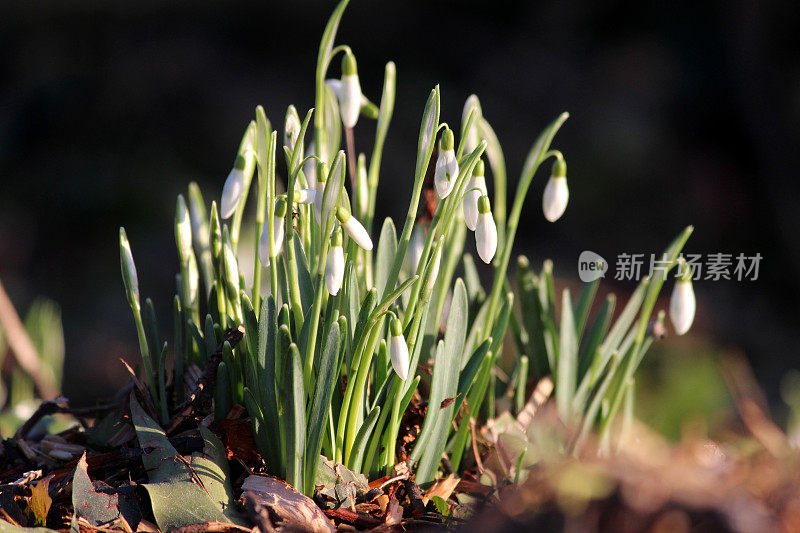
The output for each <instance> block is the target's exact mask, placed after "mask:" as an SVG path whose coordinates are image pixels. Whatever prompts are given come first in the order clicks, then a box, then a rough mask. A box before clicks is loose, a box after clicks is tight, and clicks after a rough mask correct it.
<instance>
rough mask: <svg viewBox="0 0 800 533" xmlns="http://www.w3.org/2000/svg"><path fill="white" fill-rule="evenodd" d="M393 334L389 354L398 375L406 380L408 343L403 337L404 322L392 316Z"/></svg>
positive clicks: (391, 326)
mask: <svg viewBox="0 0 800 533" xmlns="http://www.w3.org/2000/svg"><path fill="white" fill-rule="evenodd" d="M389 329H390V330H391V335H390V337H391V338H390V340H389V356H390V358H391V360H392V368H394V371H395V372H396V373H397V376H398V377H399V378H400V379H402V380H403V381H405V380H406V379H407V378H408V366H409V357H408V345H407V344H406V339H405V337H403V324H402V323H401V322H400V319H398V318H392V322H391V324H390V328H389Z"/></svg>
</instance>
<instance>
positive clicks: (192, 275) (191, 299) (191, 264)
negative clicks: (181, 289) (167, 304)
mask: <svg viewBox="0 0 800 533" xmlns="http://www.w3.org/2000/svg"><path fill="white" fill-rule="evenodd" d="M186 276H187V281H188V284H187V285H188V290H189V294H187V295H186V296H187V298H188V303H189V305H191V306H194V304H195V302H197V292H198V291H199V290H200V271H199V270H198V269H197V259H196V258H195V256H194V254H193V253H190V254H189V258H188V260H187V263H186Z"/></svg>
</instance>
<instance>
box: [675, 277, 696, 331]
mask: <svg viewBox="0 0 800 533" xmlns="http://www.w3.org/2000/svg"><path fill="white" fill-rule="evenodd" d="M696 308H697V302H696V301H695V297H694V289H693V288H692V282H691V281H690V280H680V279H679V280H678V281H676V282H675V288H674V289H672V297H671V298H670V301H669V319H670V321H672V326H673V327H674V328H675V333H677V334H678V335H683V334H684V333H686V332H687V331H689V328H691V327H692V322H694V313H695V310H696Z"/></svg>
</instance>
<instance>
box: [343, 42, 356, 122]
mask: <svg viewBox="0 0 800 533" xmlns="http://www.w3.org/2000/svg"><path fill="white" fill-rule="evenodd" d="M339 110H340V114H341V115H342V124H344V127H345V128H352V127H353V126H355V125H356V122H358V115H359V114H360V112H361V84H360V83H359V81H358V71H357V69H356V58H355V56H353V54H352V53H350V52H347V53H345V55H344V58H343V59H342V84H341V88H340V89H339Z"/></svg>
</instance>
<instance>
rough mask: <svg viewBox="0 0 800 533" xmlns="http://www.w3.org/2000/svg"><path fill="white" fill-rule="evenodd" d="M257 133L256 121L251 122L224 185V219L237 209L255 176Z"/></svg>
mask: <svg viewBox="0 0 800 533" xmlns="http://www.w3.org/2000/svg"><path fill="white" fill-rule="evenodd" d="M255 134H256V124H255V122H250V125H249V126H248V127H247V130H246V131H245V132H244V136H243V137H242V142H241V144H240V145H239V152H238V153H237V154H236V159H235V160H234V162H233V169H231V171H230V173H229V174H228V178H227V179H226V180H225V185H224V186H223V187H222V200H221V202H220V215H222V218H223V220H224V219H228V218H230V217H231V216H232V215H233V212H234V211H236V207H237V206H238V205H239V201H240V200H241V198H242V193H243V192H244V186H245V182H249V181H250V179H252V177H253V171H254V170H255V164H256V156H255V151H254V147H255Z"/></svg>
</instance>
